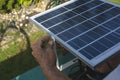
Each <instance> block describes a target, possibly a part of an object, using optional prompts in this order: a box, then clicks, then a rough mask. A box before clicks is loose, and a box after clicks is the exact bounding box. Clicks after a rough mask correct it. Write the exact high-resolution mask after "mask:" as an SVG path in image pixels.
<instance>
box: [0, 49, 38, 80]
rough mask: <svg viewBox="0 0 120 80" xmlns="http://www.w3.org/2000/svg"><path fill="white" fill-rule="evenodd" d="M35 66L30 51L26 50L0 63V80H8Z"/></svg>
mask: <svg viewBox="0 0 120 80" xmlns="http://www.w3.org/2000/svg"><path fill="white" fill-rule="evenodd" d="M35 66H37V63H36V61H35V60H34V58H33V57H32V55H31V49H30V48H28V49H26V50H25V51H23V52H20V53H18V54H17V55H16V56H14V57H12V58H9V59H7V60H6V61H3V62H1V63H0V80H10V79H11V78H13V77H16V76H17V75H20V74H22V73H24V72H26V71H28V70H29V69H31V68H33V67H35Z"/></svg>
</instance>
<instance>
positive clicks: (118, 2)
mask: <svg viewBox="0 0 120 80" xmlns="http://www.w3.org/2000/svg"><path fill="white" fill-rule="evenodd" d="M108 1H110V2H113V3H116V4H120V0H108Z"/></svg>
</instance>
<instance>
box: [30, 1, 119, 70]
mask: <svg viewBox="0 0 120 80" xmlns="http://www.w3.org/2000/svg"><path fill="white" fill-rule="evenodd" d="M30 21H32V22H33V23H34V24H36V25H37V26H38V27H40V28H42V29H44V30H45V31H46V32H47V33H49V34H50V35H52V36H53V37H54V38H55V39H56V40H57V41H58V42H59V43H60V44H61V45H63V46H64V47H65V48H66V49H67V50H69V51H70V52H71V53H73V54H74V55H75V56H77V57H78V58H79V59H81V60H82V61H83V62H85V63H86V64H87V65H89V66H90V67H92V68H94V67H95V66H97V65H98V64H100V63H101V62H103V61H104V60H106V59H107V58H109V57H110V56H112V55H114V54H116V52H118V51H119V50H120V7H118V6H115V5H112V4H109V3H106V2H103V1H101V0H72V1H68V2H66V3H64V4H62V5H59V6H57V7H55V8H53V9H50V10H47V11H45V12H43V13H40V14H37V15H35V16H32V17H30Z"/></svg>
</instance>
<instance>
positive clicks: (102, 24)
mask: <svg viewBox="0 0 120 80" xmlns="http://www.w3.org/2000/svg"><path fill="white" fill-rule="evenodd" d="M118 16H120V14H118V15H116V16H114V17H112V18H110V19H108V20H106V21H104V22H103V23H101V24H99V23H97V22H95V21H92V20H91V21H92V22H94V23H96V24H99V26H100V25H101V26H103V27H104V28H106V29H108V30H111V29H109V28H108V27H106V26H104V24H105V23H107V22H109V21H111V20H113V19H115V18H117V17H118Z"/></svg>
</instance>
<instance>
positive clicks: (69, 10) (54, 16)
mask: <svg viewBox="0 0 120 80" xmlns="http://www.w3.org/2000/svg"><path fill="white" fill-rule="evenodd" d="M91 1H93V0H90V1H88V2H86V3H85V4H87V3H90V2H91ZM85 4H82V5H85ZM82 5H80V6H82ZM80 6H77V7H80ZM77 7H75V8H77ZM63 8H64V9H66V10H67V11H66V12H69V11H71V10H73V9H75V8H72V9H67V8H65V7H63ZM66 12H63V13H61V14H58V15H56V16H53V17H51V18H48V19H47V20H45V21H48V20H50V19H53V18H55V17H57V16H59V15H62V14H64V13H66ZM45 21H42V22H41V23H44V22H45Z"/></svg>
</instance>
